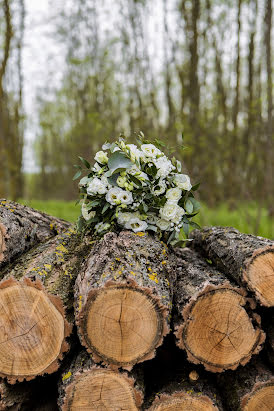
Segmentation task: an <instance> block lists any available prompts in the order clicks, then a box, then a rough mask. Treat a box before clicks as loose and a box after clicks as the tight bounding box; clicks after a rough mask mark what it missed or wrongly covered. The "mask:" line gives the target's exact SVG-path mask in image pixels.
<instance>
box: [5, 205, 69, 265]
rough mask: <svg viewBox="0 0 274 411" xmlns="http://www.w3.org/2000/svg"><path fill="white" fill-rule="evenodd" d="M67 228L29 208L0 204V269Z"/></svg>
mask: <svg viewBox="0 0 274 411" xmlns="http://www.w3.org/2000/svg"><path fill="white" fill-rule="evenodd" d="M69 226H70V223H68V222H67V221H64V220H61V219H59V218H56V217H51V216H49V215H47V214H45V213H42V212H40V211H37V210H33V209H32V208H30V207H26V206H23V205H22V204H18V203H15V202H13V201H8V200H0V267H3V266H4V265H5V264H7V263H8V262H10V261H12V260H13V258H14V257H15V256H18V255H20V254H22V253H24V252H26V251H27V250H29V249H30V248H31V247H33V246H34V245H36V244H38V243H40V242H43V241H46V240H47V239H49V238H51V237H53V236H55V235H56V234H58V233H59V232H61V231H63V230H64V229H67V228H68V227H69Z"/></svg>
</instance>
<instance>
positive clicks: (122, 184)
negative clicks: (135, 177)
mask: <svg viewBox="0 0 274 411" xmlns="http://www.w3.org/2000/svg"><path fill="white" fill-rule="evenodd" d="M116 182H117V184H118V186H119V187H125V183H126V182H127V179H126V177H121V176H119V177H118V178H117V181H116Z"/></svg>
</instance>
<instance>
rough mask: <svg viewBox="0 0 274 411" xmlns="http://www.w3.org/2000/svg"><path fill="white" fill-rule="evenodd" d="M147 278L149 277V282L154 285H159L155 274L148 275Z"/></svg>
mask: <svg viewBox="0 0 274 411" xmlns="http://www.w3.org/2000/svg"><path fill="white" fill-rule="evenodd" d="M148 277H149V279H150V280H152V281H154V282H155V283H156V284H158V283H159V280H158V278H157V274H156V273H152V274H149V275H148Z"/></svg>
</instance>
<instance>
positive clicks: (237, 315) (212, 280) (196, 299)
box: [174, 248, 264, 372]
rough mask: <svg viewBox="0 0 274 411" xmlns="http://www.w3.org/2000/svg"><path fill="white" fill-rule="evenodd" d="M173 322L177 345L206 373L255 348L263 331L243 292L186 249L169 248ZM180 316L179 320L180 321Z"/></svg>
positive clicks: (239, 360) (230, 365) (241, 360)
mask: <svg viewBox="0 0 274 411" xmlns="http://www.w3.org/2000/svg"><path fill="white" fill-rule="evenodd" d="M175 254H176V256H177V261H176V271H177V282H176V287H175V288H174V310H175V315H174V323H175V326H176V333H175V335H176V337H177V339H178V342H177V344H178V346H179V347H180V348H182V349H184V350H186V352H187V356H188V359H189V361H191V362H193V363H196V364H199V363H201V364H203V365H204V367H205V368H206V369H207V370H209V371H212V372H222V371H224V370H226V369H236V368H237V367H238V366H239V365H240V364H246V363H247V362H248V361H249V360H250V358H251V356H252V355H253V354H256V353H257V352H258V351H259V350H260V348H261V347H260V345H261V344H262V342H263V341H264V333H263V332H262V331H261V330H260V329H259V328H258V327H257V326H255V327H254V326H253V322H254V324H255V323H256V319H257V321H259V318H258V316H253V313H252V312H250V309H249V308H248V307H246V309H245V306H246V305H247V299H246V298H245V294H246V293H245V291H244V290H243V289H239V288H238V287H235V286H234V285H233V284H231V283H229V282H228V280H227V279H226V277H225V276H224V275H222V274H221V273H220V272H218V271H217V270H216V269H214V268H213V267H212V266H210V265H209V264H207V263H206V262H205V261H204V260H202V259H201V258H200V257H199V255H198V254H197V253H196V252H194V251H193V250H190V249H189V248H184V249H175ZM182 319H183V320H182Z"/></svg>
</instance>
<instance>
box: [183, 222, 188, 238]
mask: <svg viewBox="0 0 274 411" xmlns="http://www.w3.org/2000/svg"><path fill="white" fill-rule="evenodd" d="M183 230H184V233H185V235H186V236H187V237H188V234H189V224H188V223H184V222H183Z"/></svg>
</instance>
